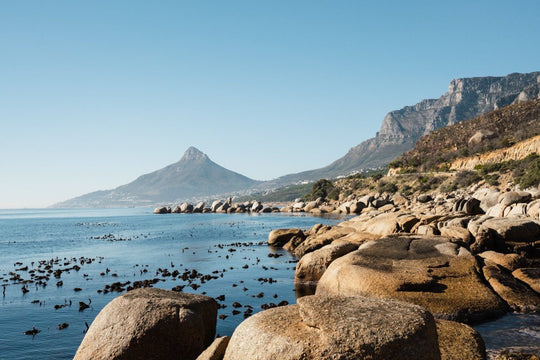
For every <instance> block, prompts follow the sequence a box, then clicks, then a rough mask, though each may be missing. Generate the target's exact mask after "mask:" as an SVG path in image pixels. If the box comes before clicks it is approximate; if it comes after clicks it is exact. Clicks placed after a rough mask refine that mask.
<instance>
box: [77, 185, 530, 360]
mask: <svg viewBox="0 0 540 360" xmlns="http://www.w3.org/2000/svg"><path fill="white" fill-rule="evenodd" d="M241 205H242V206H239V205H238V204H234V203H232V201H231V199H228V200H226V201H224V202H223V201H220V202H216V203H214V204H212V206H211V207H209V208H205V206H204V204H203V205H201V204H198V205H197V206H189V204H182V205H179V206H178V207H176V208H174V209H172V210H170V212H179V213H185V212H210V211H211V212H221V213H227V212H229V213H232V212H235V213H236V212H247V211H253V212H271V211H276V212H277V211H280V212H302V211H303V212H309V213H312V214H323V213H341V214H357V216H355V217H353V218H351V219H349V220H347V221H344V222H342V223H340V224H338V225H335V226H326V225H321V224H319V225H315V226H314V227H313V228H311V229H309V230H302V229H276V230H273V231H272V232H271V233H270V234H269V237H268V244H269V246H276V247H283V248H284V249H286V250H288V251H290V252H291V253H292V254H294V255H295V256H297V257H298V258H299V259H300V261H299V263H298V264H297V266H296V270H295V284H296V287H297V288H298V289H299V290H301V292H302V291H303V293H304V294H305V295H306V296H303V297H299V298H298V300H297V304H294V305H287V306H282V307H277V308H273V309H269V310H265V311H262V312H260V313H258V314H255V315H253V316H251V317H249V318H248V319H246V320H244V322H242V323H241V324H240V325H239V326H238V327H237V329H236V330H235V332H234V333H233V335H232V337H231V338H230V339H229V338H218V339H216V340H215V341H214V342H212V340H213V338H214V336H215V321H216V316H215V312H216V310H217V304H216V303H215V301H214V300H213V299H211V298H207V297H203V296H200V295H190V294H181V295H178V294H171V292H168V291H166V290H160V289H137V290H133V291H131V292H128V293H126V294H124V295H122V296H120V297H119V298H117V299H115V300H114V301H112V302H111V303H110V304H109V305H107V307H106V308H104V309H103V310H102V312H101V313H100V314H99V315H98V317H97V318H96V320H95V321H94V323H93V324H92V326H91V327H90V329H89V331H88V334H87V335H86V337H85V339H84V340H83V343H82V344H81V346H80V347H79V350H78V352H77V355H76V357H75V358H76V359H90V358H124V357H125V356H131V357H141V356H143V355H142V353H139V352H140V351H143V350H144V351H147V350H149V349H150V350H151V351H150V352H145V353H144V357H146V358H156V359H157V358H169V357H170V356H172V355H175V356H177V355H178V354H180V353H184V352H185V353H186V354H187V353H188V352H189V354H190V355H185V357H183V358H190V359H201V360H202V359H229V360H232V359H337V358H339V359H362V358H369V359H389V358H392V359H413V358H414V359H486V357H487V355H486V351H485V346H484V343H483V340H482V338H481V336H480V335H479V334H478V333H477V332H476V331H475V330H474V329H472V328H471V327H470V326H469V325H470V324H475V323H478V322H481V321H485V320H489V319H493V318H496V317H498V316H501V315H503V314H504V313H507V312H510V311H513V312H538V311H539V310H540V266H539V264H540V221H539V220H540V191H539V190H538V189H531V190H528V191H514V190H512V189H505V190H503V191H500V190H498V189H495V188H487V187H478V186H476V187H473V188H471V189H469V190H468V191H461V192H460V193H453V194H450V195H442V194H438V195H427V194H425V195H420V196H417V197H416V198H414V199H409V198H407V197H405V196H402V195H399V194H393V195H391V194H373V195H368V196H365V197H362V198H350V199H347V201H346V202H344V203H341V204H330V203H326V202H324V201H322V199H318V200H317V201H313V202H302V201H295V202H294V203H293V204H289V205H286V206H284V207H282V208H277V207H276V208H274V207H271V206H266V207H265V206H264V205H263V204H261V203H260V202H255V201H254V202H250V203H246V204H241ZM195 209H197V211H196V210H195ZM205 209H209V210H205ZM264 209H270V210H266V211H264ZM157 210H158V209H156V213H168V212H169V211H168V210H167V208H165V211H164V212H162V211H161V210H159V211H157ZM175 210H177V211H175ZM179 297H180V299H179ZM131 302H136V304H137V305H134V304H135V303H131ZM117 303H122V306H118V305H116V304H117ZM200 303H205V304H206V305H205V306H199V305H197V306H195V305H196V304H200ZM194 304H195V305H194ZM126 309H131V310H129V316H127V315H125V313H126ZM102 313H103V314H102ZM116 317H120V318H118V320H114V321H112V320H110V319H115V318H116ZM102 318H103V320H102ZM171 318H172V319H174V321H170V320H167V319H171ZM107 319H109V320H107ZM142 319H146V320H142ZM149 319H150V320H149ZM126 323H129V324H132V325H130V326H124V324H126ZM134 329H135V330H134ZM212 329H213V330H212ZM186 331H187V333H186ZM208 332H210V333H212V335H211V336H210V335H208ZM171 336H172V338H173V340H171ZM87 338H88V339H87ZM187 338H189V339H194V338H196V339H198V340H197V341H195V340H193V341H192V340H190V341H189V344H193V343H196V344H197V346H198V347H197V349H195V350H193V349H191V348H189V351H188V350H186V349H185V346H184V348H182V349H177V348H175V347H174V346H172V345H171V344H172V343H174V344H175V346H176V345H178V343H184V344H185V343H186V339H187ZM114 339H123V341H120V340H118V341H116V340H114ZM126 339H127V340H126ZM134 344H136V345H137V347H136V349H139V350H137V351H136V352H130V351H133V348H134V346H135V345H134ZM144 344H148V345H144ZM156 344H162V345H156ZM113 345H114V346H113ZM91 348H93V349H98V350H99V351H97V350H95V351H93V352H92V351H90V350H89V349H91ZM182 351H184V352H182ZM128 354H131V355H128ZM502 356H503V355H501V357H499V358H500V359H504V357H502ZM521 356H522V357H521V358H523V359H538V357H535V356H536V355H535V354H529V355H526V354H521ZM514 358H515V357H514Z"/></svg>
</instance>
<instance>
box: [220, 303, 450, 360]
mask: <svg viewBox="0 0 540 360" xmlns="http://www.w3.org/2000/svg"><path fill="white" fill-rule="evenodd" d="M224 359H225V360H245V359H259V360H266V359H268V360H275V359H280V360H292V359H295V360H296V359H306V360H308V359H342V360H347V359H351V360H352V359H372V360H377V359H394V360H400V359H403V360H405V359H417V360H421V359H430V360H436V359H440V351H439V345H438V341H437V330H436V326H435V322H434V320H433V317H432V315H431V314H430V313H429V312H427V311H426V310H425V309H424V308H422V307H419V306H415V305H413V304H407V303H403V302H397V301H392V300H387V299H372V298H365V297H357V298H344V297H329V296H306V297H302V298H299V299H298V304H297V305H289V306H284V307H279V308H274V309H270V310H266V311H263V312H260V313H258V314H256V315H254V316H252V317H250V318H248V319H247V320H245V321H244V322H242V323H241V324H240V325H239V326H238V327H237V328H236V330H235V331H234V333H233V335H232V337H231V341H230V342H229V346H228V347H227V351H226V352H225V357H224Z"/></svg>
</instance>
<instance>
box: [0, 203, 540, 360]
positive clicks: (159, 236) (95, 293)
mask: <svg viewBox="0 0 540 360" xmlns="http://www.w3.org/2000/svg"><path fill="white" fill-rule="evenodd" d="M340 221H342V219H336V218H333V219H332V218H317V217H310V216H304V215H283V214H261V215H245V214H233V215H227V214H192V215H180V214H170V215H153V214H152V213H151V210H150V209H121V210H9V211H8V210H0V284H1V285H2V290H4V289H5V292H4V293H3V294H2V295H1V297H0V359H37V358H39V359H70V358H72V357H73V355H74V354H75V351H76V349H77V347H78V345H79V343H80V342H81V340H82V338H83V337H84V331H85V330H86V324H91V323H92V321H93V319H94V318H95V317H96V315H97V314H98V312H99V311H100V310H101V309H102V308H103V307H104V306H105V305H106V304H107V303H108V302H109V301H111V300H112V299H113V298H115V297H116V296H118V295H120V294H121V292H115V291H110V292H107V290H108V287H109V286H110V285H111V284H113V283H120V284H122V286H123V288H127V287H128V286H132V285H133V284H134V283H135V282H136V281H144V280H147V281H150V280H153V281H157V283H155V284H154V287H159V288H164V289H172V288H174V287H178V286H180V287H182V286H183V287H185V288H184V291H185V292H191V293H198V294H206V295H208V296H212V297H220V296H221V295H224V300H222V301H220V304H222V305H223V306H225V307H224V308H222V309H220V310H219V315H221V318H220V319H218V322H217V333H218V334H219V335H231V334H232V332H233V330H234V328H235V327H236V326H237V325H238V324H239V323H240V322H242V321H243V319H244V313H245V312H246V311H249V310H248V309H249V307H252V308H253V313H256V312H258V311H261V310H262V307H264V306H266V304H270V303H274V304H279V303H280V302H282V301H286V302H288V303H295V293H294V284H293V278H294V267H295V262H296V259H294V258H293V257H292V256H291V255H290V254H289V253H287V252H286V251H283V250H274V249H269V248H268V246H267V245H266V244H265V242H266V239H267V236H268V233H269V232H270V231H271V230H272V229H275V228H287V227H299V228H309V227H311V226H312V225H314V224H316V223H325V224H335V223H337V222H340ZM269 255H270V256H269ZM194 270H195V272H194ZM175 271H176V272H177V273H175ZM184 273H186V274H190V275H192V274H195V276H194V279H193V280H191V283H190V282H189V280H186V281H184V280H182V274H184ZM175 274H176V275H177V276H174V275H175ZM199 274H200V275H199ZM55 275H56V277H55ZM201 276H204V278H203V279H201ZM59 282H61V283H59ZM191 284H192V285H193V286H192V287H191V286H190V285H191ZM23 288H24V290H23ZM79 302H84V303H85V304H88V305H89V307H88V308H86V309H84V310H83V311H80V310H79ZM234 302H237V303H239V304H241V307H239V308H234V307H233V306H232V304H233V303H234ZM234 310H237V311H238V312H239V313H236V311H235V312H234V313H233V311H234ZM61 324H67V325H68V326H67V327H65V328H63V329H62V330H60V327H59V325H61ZM64 326H65V325H64ZM33 327H35V328H36V329H38V330H40V332H39V333H37V334H36V335H35V336H31V335H25V334H24V332H25V331H27V330H31V329H32V328H33ZM478 329H479V331H481V333H482V334H483V336H484V337H485V340H486V343H487V345H488V347H489V348H491V349H497V348H500V347H510V346H521V347H527V348H531V347H533V348H535V349H538V348H539V346H538V344H539V343H540V318H539V317H538V316H531V315H528V316H521V315H509V316H506V317H504V318H502V319H500V320H498V321H496V322H492V323H487V324H483V325H481V326H480V327H478Z"/></svg>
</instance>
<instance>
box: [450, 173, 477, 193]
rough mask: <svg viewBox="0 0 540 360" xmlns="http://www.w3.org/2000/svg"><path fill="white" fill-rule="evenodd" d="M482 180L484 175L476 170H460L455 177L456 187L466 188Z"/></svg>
mask: <svg viewBox="0 0 540 360" xmlns="http://www.w3.org/2000/svg"><path fill="white" fill-rule="evenodd" d="M480 180H482V177H481V176H480V175H479V174H478V172H476V171H467V170H465V171H459V172H458V173H457V174H456V177H455V178H454V184H455V185H456V188H458V189H459V188H465V187H467V186H469V185H472V184H473V183H476V182H478V181H480Z"/></svg>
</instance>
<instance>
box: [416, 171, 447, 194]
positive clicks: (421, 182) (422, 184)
mask: <svg viewBox="0 0 540 360" xmlns="http://www.w3.org/2000/svg"><path fill="white" fill-rule="evenodd" d="M445 179H446V177H443V176H433V175H420V176H418V178H417V179H416V180H417V183H416V186H415V187H414V191H419V192H426V191H429V190H433V189H436V188H437V187H438V186H439V185H440V184H441V183H442V182H443V181H444V180H445Z"/></svg>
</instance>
